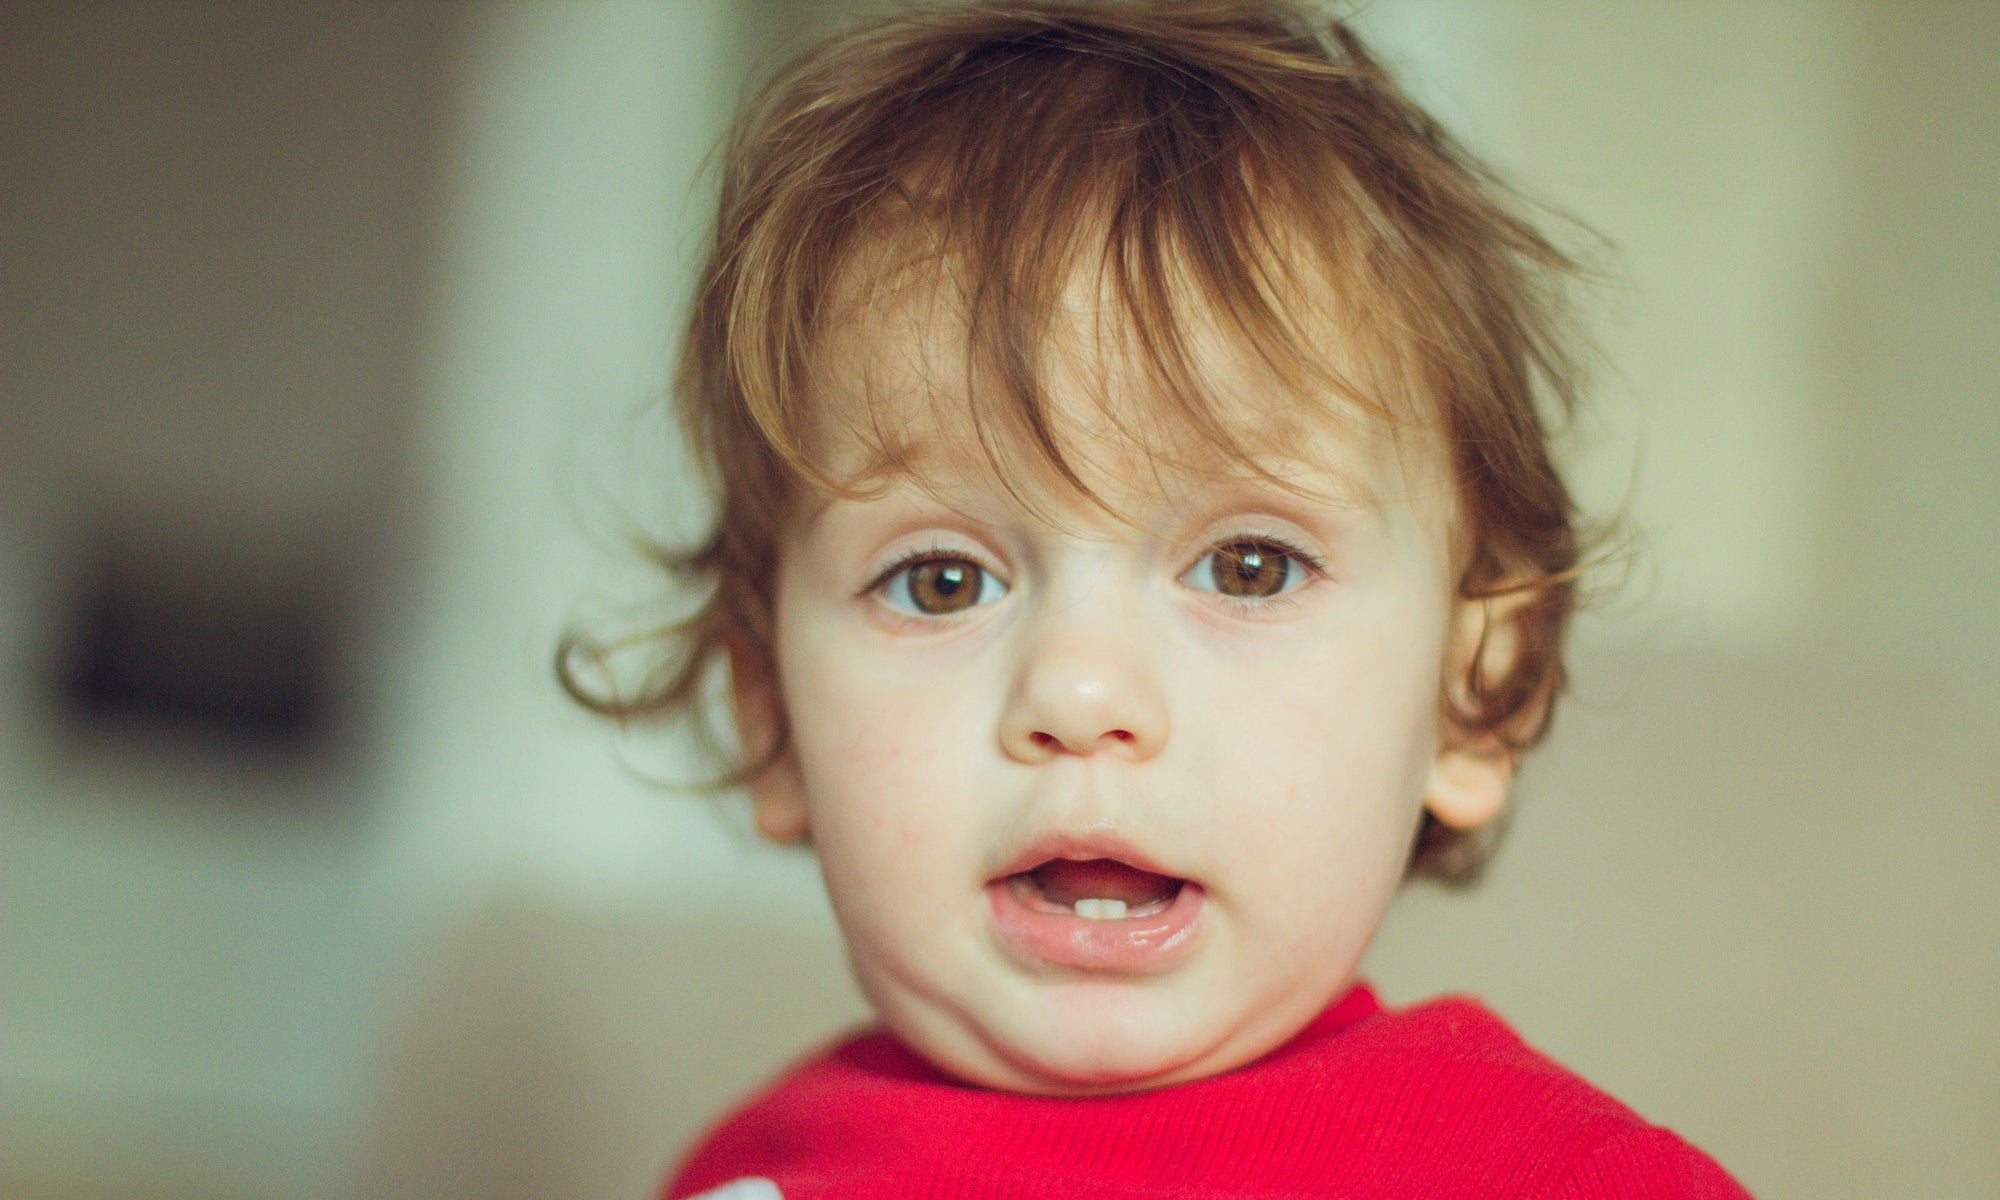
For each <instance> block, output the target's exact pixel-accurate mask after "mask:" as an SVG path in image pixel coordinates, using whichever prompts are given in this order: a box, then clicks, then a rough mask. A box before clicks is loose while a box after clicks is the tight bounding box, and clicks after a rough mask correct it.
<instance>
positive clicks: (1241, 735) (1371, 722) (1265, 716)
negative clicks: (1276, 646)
mask: <svg viewBox="0 0 2000 1200" xmlns="http://www.w3.org/2000/svg"><path fill="white" fill-rule="evenodd" d="M1363 615H1365V614H1363ZM1397 616H1398V614H1394V613H1390V614H1385V615H1384V617H1383V618H1382V619H1379V620H1377V621H1374V622H1370V621H1365V620H1361V619H1359V617H1358V616H1357V618H1356V619H1355V620H1353V621H1351V622H1349V623H1346V624H1344V625H1342V626H1341V627H1340V629H1341V632H1340V633H1339V634H1338V635H1335V636H1322V637H1318V638H1314V639H1306V640H1301V641H1300V642H1299V643H1298V644H1296V645H1292V646H1289V647H1285V648H1284V652H1283V653H1281V654H1259V655H1256V656H1254V657H1246V656H1244V655H1224V656H1217V659H1216V662H1215V664H1214V667H1213V669H1212V670H1211V671H1209V672H1206V674H1208V675H1209V676H1210V678H1209V679H1208V680H1207V681H1205V683H1204V686H1203V689H1202V690H1203V691H1204V692H1205V693H1206V694H1208V695H1210V696H1211V697H1213V700H1212V701H1211V703H1212V708H1213V711H1214V712H1215V714H1216V719H1215V720H1214V721H1213V722H1210V723H1208V724H1207V726H1206V728H1207V733H1206V738H1207V740H1208V741H1209V745H1208V746H1207V747H1206V748H1205V751H1204V756H1205V757H1207V758H1208V759H1209V761H1210V762H1211V763H1213V764H1215V767H1216V769H1217V770H1219V771H1221V772H1223V774H1222V775H1221V776H1218V777H1215V778H1213V779H1212V781H1211V786H1212V788H1213V789H1214V791H1215V792H1217V793H1218V794H1222V795H1228V796H1231V797H1234V798H1235V799H1234V802H1232V803H1230V804H1228V805H1226V806H1215V807H1213V808H1212V809H1211V810H1210V811H1209V813H1208V817H1207V819H1208V822H1209V824H1208V828H1207V831H1206V832H1207V839H1208V842H1209V844H1211V845H1216V846H1222V847H1229V848H1230V850H1229V851H1228V853H1229V854H1230V855H1231V856H1232V857H1234V858H1237V859H1239V860H1242V862H1243V863H1244V864H1253V865H1254V864H1255V863H1258V862H1262V863H1265V864H1269V866H1270V868H1271V869H1269V870H1265V871H1256V870H1249V869H1242V870H1234V871H1229V872H1226V873H1225V874H1226V876H1227V877H1228V878H1231V879H1236V880H1240V881H1243V882H1242V886H1245V887H1250V888H1254V889H1257V890H1258V892H1259V900H1260V901H1261V903H1259V904H1257V905H1256V906H1254V910H1255V911H1256V912H1258V913H1278V914H1287V915H1289V916H1298V917H1309V918H1310V919H1309V920H1308V921H1305V922H1302V923H1301V924H1298V925H1293V926H1292V927H1291V930H1290V934H1289V936H1290V937H1292V938H1298V939H1305V940H1310V939H1312V938H1314V937H1316V936H1326V937H1333V936H1337V933H1338V930H1339V928H1341V927H1345V926H1346V925H1348V924H1350V923H1351V920H1352V919H1353V918H1356V917H1360V918H1361V919H1362V920H1363V921H1364V922H1372V920H1373V918H1374V914H1375V910H1376V909H1378V908H1379V907H1380V906H1381V904H1383V903H1384V902H1385V900H1384V898H1385V897H1386V896H1387V895H1388V894H1389V893H1391V892H1393V890H1394V888H1395V886H1396V883H1397V882H1398V881H1399V880H1400V878H1401V876H1402V871H1403V867H1404V859H1405V856H1406V854H1407V851H1408V847H1409V844H1410V839H1411V838H1412V837H1413V835H1414V832H1415V829H1416V825H1417V822H1418V819H1419V816H1420V813H1421V810H1422V796H1423V788H1424V784H1425V780H1426V777H1427V775H1428V771H1429V767H1430V763H1431V760H1432V758H1433V757H1434V754H1435V728H1436V724H1435V722H1436V706H1437V686H1438V685H1437V680H1438V658H1439V655H1441V653H1442V644H1443V639H1442V633H1441V632H1440V633H1439V634H1438V635H1437V636H1435V637H1433V638H1428V639H1427V638H1424V637H1422V636H1419V635H1418V633H1417V629H1416V627H1415V625H1414V623H1413V622H1412V623H1405V622H1406V621H1408V618H1403V619H1402V620H1397V619H1394V618H1396V617H1397ZM1438 623H1439V626H1440V630H1441V628H1442V623H1443V621H1442V616H1441V615H1440V617H1439V622H1438ZM1371 928H1372V925H1371ZM1315 929H1317V930H1319V931H1320V932H1318V933H1315V932H1314V930H1315ZM1364 936H1365V934H1364Z"/></svg>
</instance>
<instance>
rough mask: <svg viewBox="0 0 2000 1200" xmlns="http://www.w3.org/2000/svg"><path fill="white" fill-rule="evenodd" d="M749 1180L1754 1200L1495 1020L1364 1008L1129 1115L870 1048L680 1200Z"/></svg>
mask: <svg viewBox="0 0 2000 1200" xmlns="http://www.w3.org/2000/svg"><path fill="white" fill-rule="evenodd" d="M746 1176H755V1177H761V1178H764V1179H768V1180H770V1181H772V1182H773V1183H775V1184H776V1185H777V1189H778V1194H780V1195H782V1196H783V1198H784V1200H822V1198H828V1200H831V1198H834V1197H845V1198H856V1200H858V1198H875V1200H896V1198H900V1197H940V1196H953V1197H956V1196H965V1197H991V1198H993V1200H999V1198H1001V1197H1007V1198H1010V1200H1012V1198H1026V1197H1050V1198H1052V1200H1053V1198H1056V1197H1062V1198H1066V1200H1090V1198H1093V1197H1096V1198H1102V1200H1153V1198H1158V1200H1167V1198H1169V1197H1172V1198H1174V1200H1195V1198H1200V1197H1217V1198H1222V1197H1227V1198H1228V1200H1252V1198H1255V1197H1287V1198H1290V1200H1300V1198H1304V1197H1314V1196H1328V1197H1331V1196H1338V1197H1343V1198H1347V1200H1363V1198H1372V1197H1381V1198H1383V1200H1389V1198H1391V1197H1393V1198H1394V1200H1424V1198H1426V1197H1446V1196H1449V1197H1468V1196H1471V1197H1481V1198H1498V1197H1514V1196H1518V1197H1530V1196H1532V1197H1565V1198H1569V1197H1575V1198H1579V1200H1580V1198H1582V1197H1633V1198H1638V1197H1645V1198H1647V1200H1653V1198H1661V1200H1665V1198H1667V1197H1675V1198H1679V1197H1689V1198H1692V1197H1701V1198H1703V1200H1708V1198H1715V1200H1748V1193H1747V1192H1745V1191H1744V1190H1743V1188H1742V1187H1741V1186H1740V1185H1738V1184H1737V1183H1736V1181H1735V1180H1733V1179H1731V1178H1730V1177H1729V1176H1728V1175H1727V1174H1726V1173H1725V1172H1724V1171H1723V1170H1722V1168H1720V1167H1718V1166H1716V1165H1715V1163H1714V1162H1713V1161H1712V1160H1710V1159H1709V1158H1708V1157H1707V1156H1706V1155H1704V1154H1702V1153H1701V1151H1699V1150H1696V1149H1695V1148H1694V1147H1692V1146H1690V1145H1688V1144H1687V1143H1686V1142H1684V1141H1682V1140H1681V1139H1680V1138H1678V1137H1676V1136H1675V1135H1674V1134H1672V1133H1671V1132H1669V1131H1667V1130H1665V1129H1660V1128H1657V1127H1655V1126H1652V1125H1648V1124H1646V1122H1645V1121H1643V1120H1641V1119H1640V1118H1639V1117H1638V1116H1637V1115H1635V1114H1634V1113H1633V1112H1632V1111H1631V1110H1630V1109H1628V1108H1626V1107H1625V1106H1624V1105H1622V1104H1619V1103H1618V1102H1617V1101H1616V1100H1613V1099H1612V1098H1611V1097H1609V1096H1607V1095H1605V1094H1604V1093H1602V1092H1600V1091H1598V1090H1597V1089H1596V1088H1593V1087H1591V1086H1590V1085H1589V1084H1587V1083H1585V1082H1583V1080H1581V1079H1579V1078H1577V1077H1576V1076H1575V1075H1572V1074H1570V1073H1569V1072H1568V1071H1566V1070H1564V1069H1563V1068H1562V1067H1559V1066H1557V1065H1556V1064H1555V1063H1554V1062H1552V1061H1550V1060H1549V1059H1548V1058H1545V1057H1544V1056H1542V1055H1541V1054H1539V1053H1537V1052H1536V1051H1534V1050H1532V1049H1530V1048H1529V1047H1528V1046H1527V1045H1526V1044H1524V1043H1523V1042H1522V1041H1521V1039H1520V1038H1519V1037H1517V1036H1515V1035H1514V1033H1513V1032H1512V1031H1511V1030H1509V1029H1508V1028H1507V1027H1506V1026H1505V1025H1503V1024H1502V1023H1501V1022H1500V1020H1499V1019H1498V1018H1497V1017H1495V1016H1494V1015H1493V1014H1492V1013H1490V1012H1488V1011H1487V1010H1486V1009H1484V1008H1483V1007H1481V1006H1480V1005H1478V1004H1476V1003H1474V1002H1472V1001H1469V1000H1460V999H1445V1000H1434V1001H1431V1002H1429V1003H1427V1004H1420V1005H1417V1006H1415V1007H1412V1008H1408V1009H1402V1010H1399V1011H1395V1012H1389V1011H1385V1010H1384V1009H1383V1008H1382V1005H1381V1003H1380V1002H1379V1001H1378V1000H1377V999H1376V998H1375V995H1374V993H1373V992H1371V991H1369V990H1368V989H1367V988H1366V987H1357V988H1355V989H1354V990H1353V991H1352V992H1349V993H1348V994H1347V995H1346V996H1345V997H1343V998H1342V999H1341V1000H1340V1001H1339V1002H1338V1003H1336V1004H1334V1005H1333V1006H1332V1007H1331V1008H1329V1009H1327V1010H1326V1011H1325V1012H1324V1013H1322V1014H1321V1015H1320V1016H1319V1017H1318V1018H1316V1019H1315V1020H1314V1021H1313V1023H1312V1024H1311V1025H1308V1026H1307V1027H1306V1028H1305V1029H1304V1030H1302V1031H1301V1032H1300V1033H1299V1035H1298V1036H1297V1037H1295V1038H1293V1039H1292V1040H1291V1041H1290V1042H1288V1043H1286V1044H1285V1045H1284V1046H1281V1047H1279V1048H1278V1049H1277V1050H1275V1051H1273V1052H1271V1053H1270V1054H1268V1055H1266V1056H1265V1057H1264V1058H1262V1059H1259V1060H1258V1061H1256V1062H1254V1063H1251V1064H1250V1065H1248V1066H1245V1067H1242V1068H1240V1069H1238V1070H1236V1071H1232V1072H1229V1073H1228V1074H1225V1075H1217V1076H1213V1077H1211V1078H1208V1079H1200V1080H1196V1081H1194V1082H1192V1083H1184V1084H1179V1085H1176V1086H1173V1087H1166V1088H1160V1089H1158V1090H1156V1091H1150V1092H1138V1093H1134V1094H1132V1095H1125V1096H1108V1097H1102V1098H1093V1099H1081V1100H1079V1099H1057V1098H1051V1097H1046V1096H1020V1095H1013V1094H1010V1093H1005V1092H994V1091H986V1090H982V1089H979V1088H973V1087H968V1086H966V1085H964V1084H960V1083H956V1082H953V1081H952V1080H951V1079H950V1078H949V1077H947V1076H945V1075H942V1074H940V1073H939V1072H938V1071H937V1070H936V1069H935V1068H933V1067H931V1066H930V1065H929V1064H927V1063H926V1062H924V1061H923V1060H922V1059H920V1058H918V1057H917V1056H916V1055H914V1054H912V1053H911V1052H910V1051H909V1050H907V1049H905V1048H904V1047H903V1046H902V1045H901V1043H899V1042H897V1041H895V1040H894V1039H893V1038H891V1037H889V1036H888V1035H887V1034H883V1033H871V1034H866V1035H863V1036H861V1037H858V1038H855V1039H854V1040H852V1041H849V1042H846V1043H843V1044H841V1045H839V1046H836V1047H835V1048H833V1049H832V1050H831V1051H829V1052H828V1053H826V1054H824V1055H821V1056H820V1057H817V1058H814V1059H812V1060H810V1061H808V1062H806V1063H805V1064H804V1065H802V1066H800V1067H799V1068H798V1069H796V1070H794V1071H793V1072H791V1073H790V1074H788V1075H786V1076H785V1077H783V1078H782V1079H780V1080H779V1081H778V1082H777V1083H776V1084H775V1085H773V1086H772V1087H771V1088H769V1089H768V1090H766V1091H765V1092H764V1093H762V1094H761V1095H759V1096H757V1097H756V1098H755V1099H753V1100H752V1101H751V1102H750V1103H749V1104H748V1105H747V1106H746V1107H745V1108H743V1109H742V1110H741V1111H739V1112H737V1113H735V1114H734V1115H733V1116H731V1117H729V1118H728V1119H727V1120H725V1121H724V1122H723V1123H722V1125H721V1126H719V1127H718V1128H717V1129H715V1130H714V1131H713V1132H712V1133H710V1134H709V1136H708V1137H707V1138H706V1139H705V1140H704V1141H703V1142H702V1143H701V1144H700V1145H699V1146H698V1147H697V1148H696V1150H695V1152H694V1154H693V1155H692V1156H691V1157H690V1158H689V1159H688V1161H687V1163H686V1164H685V1165H684V1166H683V1168H682V1169H681V1171H680V1173H679V1175H678V1177H677V1178H676V1179H675V1180H674V1182H673V1185H672V1187H671V1188H669V1189H668V1192H667V1195H668V1196H670V1197H685V1196H691V1195H693V1194H695V1193H699V1192H702V1191H704V1190H706V1189H710V1188H715V1187H718V1186H720V1185H722V1184H725V1183H728V1182H730V1181H731V1180H736V1179H740V1178H743V1177H746ZM745 1194H751V1193H745ZM754 1194H756V1195H761V1196H766V1197H768V1196H770V1195H771V1194H772V1193H771V1192H770V1191H768V1190H762V1191H757V1192H755V1193H754Z"/></svg>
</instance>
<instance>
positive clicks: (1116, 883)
mask: <svg viewBox="0 0 2000 1200" xmlns="http://www.w3.org/2000/svg"><path fill="white" fill-rule="evenodd" d="M1028 875H1029V877H1030V878H1032V879H1033V880H1034V881H1035V886H1037V887H1039V888H1041V889H1042V895H1044V896H1046V897H1048V898H1049V899H1050V900H1052V901H1054V902H1055V903H1057V904H1064V905H1073V904H1075V903H1076V902H1077V901H1078V900H1085V899H1093V898H1094V899H1099V900H1123V901H1124V902H1125V903H1127V904H1129V905H1132V906H1134V907H1137V906H1138V905H1141V904H1151V903H1153V902H1154V901H1158V900H1168V899H1171V898H1172V897H1173V895H1174V893H1175V892H1177V891H1179V890H1180V886H1181V881H1180V880H1178V879H1174V878H1171V877H1169V876H1166V875H1155V874H1153V873H1152V872H1151V871H1141V870H1140V869H1139V868H1137V867H1134V866H1128V865H1127V864H1125V863H1122V862H1118V861H1117V860H1115V859H1109V858H1093V859H1090V860H1088V861H1087V862H1073V861H1071V860H1070V859H1066V858H1057V859H1051V860H1049V861H1048V862H1045V863H1043V864H1042V865H1041V866H1039V867H1036V868H1035V869H1034V870H1033V871H1030V872H1028Z"/></svg>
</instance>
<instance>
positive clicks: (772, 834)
mask: <svg viewBox="0 0 2000 1200" xmlns="http://www.w3.org/2000/svg"><path fill="white" fill-rule="evenodd" d="M729 690H730V698H731V700H732V702H733V707H734V709H735V716H736V734H737V741H738V743H739V744H740V745H741V747H742V753H743V762H744V764H745V765H746V766H748V767H750V768H752V769H751V771H750V774H749V777H748V778H747V779H746V781H745V782H746V783H747V784H748V786H749V789H750V811H751V815H752V816H753V817H754V819H755V820H756V823H757V832H758V834H760V835H761V836H762V837H764V838H765V839H766V840H768V841H772V842H779V843H783V844H793V843H798V842H803V841H805V840H806V837H807V835H808V834H809V833H810V832H811V823H810V821H809V820H808V819H807V814H806V798H805V782H804V780H803V779H801V778H800V776H799V771H798V763H797V761H796V760H795V759H794V758H793V756H792V753H791V750H790V748H789V746H787V745H785V744H784V742H785V738H784V732H783V731H784V715H783V708H782V705H781V704H780V702H779V699H778V694H777V687H776V681H775V680H774V679H772V677H771V673H770V671H769V669H767V668H766V667H765V666H764V658H763V656H762V655H761V654H758V653H757V652H756V651H753V650H751V649H749V648H747V647H744V646H740V645H737V644H735V643H731V644H730V647H729Z"/></svg>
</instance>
